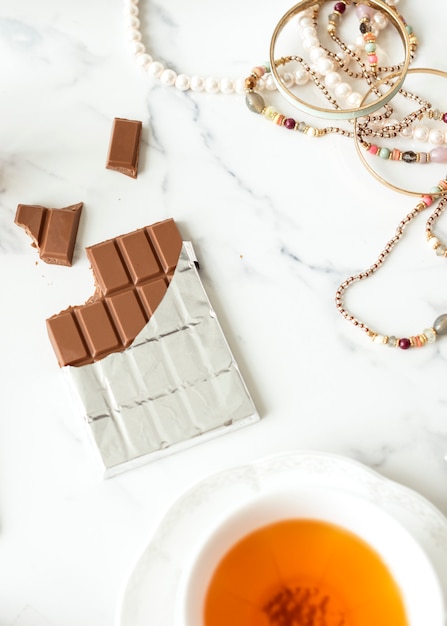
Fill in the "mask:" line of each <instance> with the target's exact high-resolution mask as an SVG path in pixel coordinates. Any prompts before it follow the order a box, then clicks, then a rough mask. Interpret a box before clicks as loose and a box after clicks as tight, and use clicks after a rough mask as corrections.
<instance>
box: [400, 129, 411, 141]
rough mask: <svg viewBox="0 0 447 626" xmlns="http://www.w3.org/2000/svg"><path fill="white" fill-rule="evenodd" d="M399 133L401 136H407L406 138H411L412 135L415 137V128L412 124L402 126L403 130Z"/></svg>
mask: <svg viewBox="0 0 447 626" xmlns="http://www.w3.org/2000/svg"><path fill="white" fill-rule="evenodd" d="M399 135H400V136H401V137H405V138H406V139H410V137H413V129H412V127H411V126H407V127H406V128H402V130H401V131H400V132H399Z"/></svg>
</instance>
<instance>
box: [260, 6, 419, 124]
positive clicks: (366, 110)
mask: <svg viewBox="0 0 447 626" xmlns="http://www.w3.org/2000/svg"><path fill="white" fill-rule="evenodd" d="M328 1H329V0H302V1H301V2H299V3H298V4H296V5H295V6H293V7H292V8H291V9H289V11H287V13H285V14H284V15H283V16H282V18H281V19H280V20H279V22H278V24H277V25H276V28H275V30H274V32H273V35H272V39H271V42H270V66H271V72H272V76H273V80H274V81H275V83H276V87H277V89H278V91H279V92H280V93H281V94H282V95H283V96H284V98H285V99H286V100H287V101H288V102H290V104H292V105H293V106H295V107H296V108H298V109H300V110H301V111H304V112H305V113H308V114H309V115H313V116H315V117H319V118H324V119H344V120H352V119H356V118H357V117H362V116H365V115H369V114H370V113H373V112H374V111H377V109H380V108H381V107H383V106H384V105H385V104H387V103H388V102H389V101H390V100H391V99H392V98H393V97H394V96H395V95H396V94H397V93H398V91H399V89H400V88H401V87H402V84H403V82H404V80H405V76H406V74H407V72H408V68H409V65H410V59H411V44H410V38H409V35H408V32H407V30H406V28H405V24H404V23H403V22H402V21H401V20H400V18H399V16H398V14H397V13H396V12H395V11H393V9H392V8H391V7H390V6H389V5H388V4H386V3H385V2H383V0H361V1H360V0H353V2H352V4H354V5H355V6H356V5H359V4H366V5H367V6H370V7H371V8H373V9H376V10H379V11H381V12H382V13H384V14H385V15H386V17H387V18H388V19H389V21H390V23H391V24H393V26H394V27H395V28H396V30H397V31H398V33H399V35H400V38H401V40H402V43H403V46H404V51H405V60H404V62H403V63H402V68H401V69H400V70H399V71H398V72H393V73H391V74H390V75H389V76H388V77H387V78H388V79H390V78H391V77H396V76H397V77H398V78H397V81H396V83H395V84H394V85H393V86H392V87H390V89H389V91H388V92H387V93H386V94H384V95H383V96H380V97H379V98H377V100H376V101H375V102H373V103H370V104H362V105H361V106H360V107H357V108H354V109H326V108H322V107H318V106H316V105H311V104H309V103H307V102H305V101H304V100H301V99H300V98H298V96H296V95H295V94H294V93H293V92H292V91H290V89H288V88H287V87H286V85H285V84H284V82H283V80H282V79H281V76H280V74H279V72H278V65H281V59H278V58H277V54H276V52H275V49H276V44H277V40H278V37H279V35H280V33H281V32H282V30H283V29H284V26H286V24H288V22H290V20H291V19H292V18H293V17H295V15H297V14H299V13H301V12H302V11H305V10H306V9H309V8H311V7H315V6H321V5H323V4H325V3H326V2H328ZM384 80H385V79H383V80H382V81H381V82H383V81H384ZM364 100H365V99H364ZM364 100H363V102H364Z"/></svg>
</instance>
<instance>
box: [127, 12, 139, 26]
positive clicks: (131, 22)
mask: <svg viewBox="0 0 447 626" xmlns="http://www.w3.org/2000/svg"><path fill="white" fill-rule="evenodd" d="M125 26H126V28H140V20H139V19H138V17H135V15H128V16H127V19H126V20H125Z"/></svg>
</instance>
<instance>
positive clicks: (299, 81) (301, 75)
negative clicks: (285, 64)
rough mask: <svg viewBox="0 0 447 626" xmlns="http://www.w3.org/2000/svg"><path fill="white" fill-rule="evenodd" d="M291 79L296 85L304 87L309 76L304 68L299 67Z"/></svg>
mask: <svg viewBox="0 0 447 626" xmlns="http://www.w3.org/2000/svg"><path fill="white" fill-rule="evenodd" d="M293 79H294V81H295V84H296V85H305V84H306V83H307V82H308V81H309V74H308V73H307V71H306V70H305V69H304V67H299V68H298V69H297V70H295V71H294V73H293Z"/></svg>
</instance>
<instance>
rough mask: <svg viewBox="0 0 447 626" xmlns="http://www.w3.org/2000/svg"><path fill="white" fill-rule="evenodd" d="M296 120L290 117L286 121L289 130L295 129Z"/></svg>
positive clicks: (285, 124)
mask: <svg viewBox="0 0 447 626" xmlns="http://www.w3.org/2000/svg"><path fill="white" fill-rule="evenodd" d="M295 124H296V122H295V120H294V119H293V118H292V117H288V118H287V119H285V120H284V126H285V127H286V128H288V129H289V130H293V129H294V128H295Z"/></svg>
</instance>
